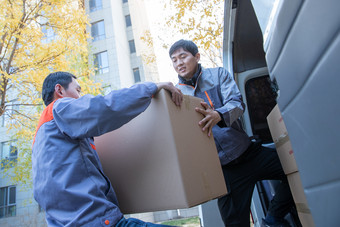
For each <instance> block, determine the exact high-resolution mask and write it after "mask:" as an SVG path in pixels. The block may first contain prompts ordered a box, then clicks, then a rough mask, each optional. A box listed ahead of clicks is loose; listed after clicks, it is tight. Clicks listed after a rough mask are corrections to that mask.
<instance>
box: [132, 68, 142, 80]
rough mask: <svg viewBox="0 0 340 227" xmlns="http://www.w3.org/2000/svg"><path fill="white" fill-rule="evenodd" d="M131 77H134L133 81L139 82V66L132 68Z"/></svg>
mask: <svg viewBox="0 0 340 227" xmlns="http://www.w3.org/2000/svg"><path fill="white" fill-rule="evenodd" d="M133 77H134V78H135V83H138V82H140V73H139V68H134V69H133Z"/></svg>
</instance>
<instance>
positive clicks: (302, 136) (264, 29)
mask: <svg viewBox="0 0 340 227" xmlns="http://www.w3.org/2000/svg"><path fill="white" fill-rule="evenodd" d="M339 12H340V1H339V0H323V1H319V0H225V24H224V49H223V53H224V56H223V58H224V67H225V68H227V69H228V70H229V71H230V72H231V73H232V74H233V75H234V78H235V80H236V82H237V84H238V86H239V89H240V91H241V92H242V95H243V98H244V101H245V103H246V105H247V110H246V112H245V114H244V117H243V123H244V128H245V129H246V131H247V133H248V134H249V136H251V135H258V136H259V137H260V138H261V139H262V140H263V142H264V145H265V146H275V144H274V143H273V140H272V138H271V135H270V131H269V129H268V124H267V119H266V117H267V115H268V114H269V113H270V112H271V110H272V109H273V107H274V106H275V105H276V104H278V106H279V108H280V110H281V114H282V117H283V120H284V122H285V125H286V127H287V131H288V134H289V138H290V142H291V144H292V148H293V151H294V156H295V160H296V164H297V167H298V173H299V176H300V179H301V180H300V181H299V182H296V181H295V182H293V181H292V182H290V184H291V186H293V187H295V186H296V185H295V184H301V185H302V186H301V191H302V194H304V195H303V196H305V198H306V203H305V204H301V203H300V201H296V200H295V202H296V207H297V210H296V212H294V211H292V213H291V214H290V215H288V216H287V220H288V221H289V222H290V224H291V225H292V226H301V224H302V226H306V227H309V226H320V227H324V226H330V227H331V226H339V223H340V222H339V221H340V215H339V212H340V196H339V195H340V148H339V145H338V144H337V142H338V141H340V133H339V128H340V119H339V118H340V101H339V97H340V75H339V74H340V13H339ZM274 193H275V182H272V181H264V182H259V183H258V184H257V187H256V189H255V190H254V194H253V201H252V206H251V214H252V219H253V222H254V226H260V225H261V219H262V218H263V217H264V216H265V215H266V212H267V205H268V202H269V200H270V199H271V197H272V196H273V194H274ZM293 196H295V195H294V194H293ZM294 198H295V197H294ZM207 206H208V205H203V206H202V212H201V217H202V224H203V226H205V227H210V226H214V227H218V226H223V224H222V222H221V221H220V220H214V221H213V220H212V219H209V216H211V215H212V212H218V210H214V211H212V208H211V207H214V205H209V206H211V207H210V208H209V209H210V211H208V210H209V209H206V208H205V207H207ZM296 213H298V216H299V217H300V220H301V224H300V223H299V221H298V218H297V215H296Z"/></svg>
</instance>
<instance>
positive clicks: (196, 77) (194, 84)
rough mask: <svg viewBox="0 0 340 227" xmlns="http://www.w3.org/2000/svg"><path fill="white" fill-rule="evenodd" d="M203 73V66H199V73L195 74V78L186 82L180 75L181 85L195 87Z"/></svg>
mask: <svg viewBox="0 0 340 227" xmlns="http://www.w3.org/2000/svg"><path fill="white" fill-rule="evenodd" d="M201 72H202V66H201V64H198V67H197V71H196V72H195V74H194V76H193V77H192V78H191V79H190V80H186V79H184V78H183V77H181V76H180V75H178V79H179V81H180V83H183V84H186V85H190V86H193V87H195V86H196V82H197V79H198V77H199V75H200V74H201Z"/></svg>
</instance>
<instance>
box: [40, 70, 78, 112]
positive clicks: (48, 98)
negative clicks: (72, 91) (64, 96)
mask: <svg viewBox="0 0 340 227" xmlns="http://www.w3.org/2000/svg"><path fill="white" fill-rule="evenodd" d="M72 78H74V79H77V77H76V76H75V75H73V74H71V73H68V72H54V73H50V74H49V75H48V76H47V77H46V78H45V80H44V83H43V87H42V92H41V95H42V99H43V101H44V103H45V105H46V106H48V105H49V104H50V103H51V102H52V101H53V94H54V87H55V85H57V84H60V85H61V86H62V87H63V88H64V89H67V88H68V85H69V84H70V83H71V82H72Z"/></svg>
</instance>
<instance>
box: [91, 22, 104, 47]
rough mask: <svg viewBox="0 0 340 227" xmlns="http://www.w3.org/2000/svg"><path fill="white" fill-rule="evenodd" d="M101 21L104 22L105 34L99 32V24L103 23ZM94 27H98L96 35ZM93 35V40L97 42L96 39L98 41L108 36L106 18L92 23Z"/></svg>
mask: <svg viewBox="0 0 340 227" xmlns="http://www.w3.org/2000/svg"><path fill="white" fill-rule="evenodd" d="M101 23H102V24H103V34H100V33H99V30H100V29H99V27H100V26H99V25H101ZM94 27H96V30H97V35H96V36H94V35H93V31H94V30H93V28H94ZM91 36H92V38H93V40H92V41H93V42H95V41H98V40H103V39H105V38H106V33H105V22H104V20H100V21H96V22H94V23H92V24H91Z"/></svg>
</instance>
